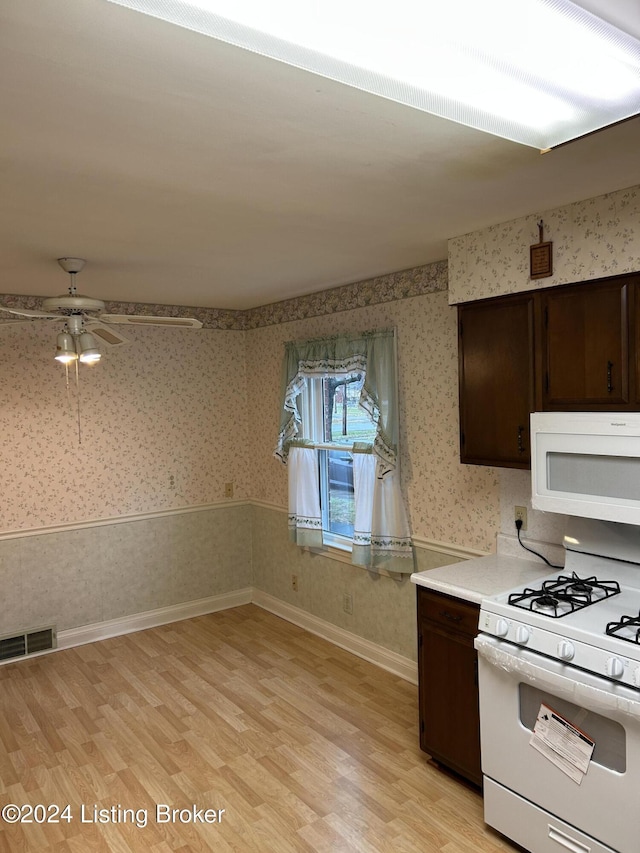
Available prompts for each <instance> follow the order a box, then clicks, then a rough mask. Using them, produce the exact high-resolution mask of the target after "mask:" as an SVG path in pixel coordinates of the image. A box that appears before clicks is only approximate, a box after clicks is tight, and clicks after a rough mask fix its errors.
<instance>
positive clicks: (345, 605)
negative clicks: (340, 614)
mask: <svg viewBox="0 0 640 853" xmlns="http://www.w3.org/2000/svg"><path fill="white" fill-rule="evenodd" d="M342 609H343V610H344V612H345V613H348V614H349V615H350V616H351V615H352V614H353V596H352V595H351V593H350V592H345V593H344V595H343V596H342Z"/></svg>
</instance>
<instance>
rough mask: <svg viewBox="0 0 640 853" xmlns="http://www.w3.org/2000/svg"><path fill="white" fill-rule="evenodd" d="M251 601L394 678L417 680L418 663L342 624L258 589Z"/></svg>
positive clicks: (413, 681)
mask: <svg viewBox="0 0 640 853" xmlns="http://www.w3.org/2000/svg"><path fill="white" fill-rule="evenodd" d="M252 601H253V604H256V605H257V606H258V607H262V608H263V609H264V610H268V611H269V612H270V613H274V614H275V615H276V616H281V617H282V618H283V619H286V620H287V622H292V623H293V624H294V625H298V626H299V627H300V628H304V629H305V630H306V631H309V632H310V633H311V634H316V636H318V637H322V638H323V639H324V640H328V641H329V642H330V643H333V644H334V645H336V646H340V648H341V649H346V650H347V651H348V652H351V653H352V654H354V655H357V656H358V657H360V658H364V660H367V661H369V662H370V663H374V664H376V666H380V667H382V669H386V670H387V671H388V672H391V673H393V674H394V675H396V676H398V678H403V679H404V680H405V681H410V682H411V683H412V684H417V683H418V664H417V663H416V662H415V661H413V660H411V659H410V658H406V657H403V655H399V654H397V653H396V652H392V651H390V650H389V649H385V648H384V646H379V645H378V644H377V643H372V642H371V641H370V640H365V639H364V638H363V637H359V636H358V635H357V634H352V633H351V632H350V631H345V630H344V628H339V627H338V626H337V625H334V624H333V623H332V622H327V621H325V620H324V619H320V618H319V617H317V616H313V615H312V614H311V613H307V611H306V610H301V609H300V608H299V607H294V606H293V605H292V604H287V602H286V601H281V600H280V599H279V598H275V597H274V596H273V595H269V594H268V593H266V592H262V590H259V589H254V590H253V598H252Z"/></svg>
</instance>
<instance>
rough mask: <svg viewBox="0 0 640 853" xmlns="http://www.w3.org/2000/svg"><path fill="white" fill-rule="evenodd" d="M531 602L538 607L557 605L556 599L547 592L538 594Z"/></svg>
mask: <svg viewBox="0 0 640 853" xmlns="http://www.w3.org/2000/svg"><path fill="white" fill-rule="evenodd" d="M533 603H534V604H536V605H537V606H538V607H557V605H558V599H557V598H554V597H553V596H552V595H548V594H547V595H540V596H538V598H534V600H533Z"/></svg>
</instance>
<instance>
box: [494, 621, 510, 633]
mask: <svg viewBox="0 0 640 853" xmlns="http://www.w3.org/2000/svg"><path fill="white" fill-rule="evenodd" d="M508 633H509V623H508V622H507V620H506V619H498V621H497V622H496V637H506V636H507V634H508Z"/></svg>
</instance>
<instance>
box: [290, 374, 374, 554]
mask: <svg viewBox="0 0 640 853" xmlns="http://www.w3.org/2000/svg"><path fill="white" fill-rule="evenodd" d="M363 381H364V373H362V372H357V373H337V374H334V375H332V376H325V377H313V378H308V379H307V383H306V386H305V389H304V391H303V392H302V394H301V401H300V402H301V405H300V414H301V418H302V424H301V431H302V436H303V438H304V439H306V440H307V441H309V442H310V443H311V446H313V447H315V448H316V449H317V451H318V472H319V498H320V510H321V514H322V532H323V536H322V538H323V542H324V544H326V545H334V546H337V547H343V548H344V547H350V545H351V540H352V539H353V525H354V519H355V500H354V488H353V483H354V477H353V453H352V452H351V451H352V449H353V444H354V442H356V441H358V442H367V443H370V444H373V441H374V439H375V436H376V427H375V424H374V423H373V421H372V420H371V416H370V415H369V414H368V413H367V412H366V411H365V410H364V409H362V408H361V407H360V405H359V400H360V393H361V391H362V383H363Z"/></svg>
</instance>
